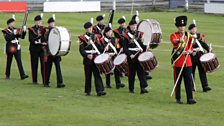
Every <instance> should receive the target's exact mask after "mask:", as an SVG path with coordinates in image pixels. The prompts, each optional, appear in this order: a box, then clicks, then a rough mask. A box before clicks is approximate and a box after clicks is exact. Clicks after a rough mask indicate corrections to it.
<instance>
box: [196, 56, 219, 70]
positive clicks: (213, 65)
mask: <svg viewBox="0 0 224 126" xmlns="http://www.w3.org/2000/svg"><path fill="white" fill-rule="evenodd" d="M202 56H203V55H202ZM200 62H201V64H202V67H203V68H204V71H205V72H207V73H212V72H214V71H216V70H217V69H218V68H219V67H220V64H219V61H218V59H217V57H216V56H215V57H214V58H213V59H210V60H208V61H201V60H200Z"/></svg>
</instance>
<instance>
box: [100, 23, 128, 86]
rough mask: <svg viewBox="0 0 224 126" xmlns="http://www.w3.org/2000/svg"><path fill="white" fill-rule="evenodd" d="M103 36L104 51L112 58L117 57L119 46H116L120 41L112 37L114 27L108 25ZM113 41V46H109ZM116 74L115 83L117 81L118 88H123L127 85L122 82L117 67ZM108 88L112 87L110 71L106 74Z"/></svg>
mask: <svg viewBox="0 0 224 126" xmlns="http://www.w3.org/2000/svg"><path fill="white" fill-rule="evenodd" d="M103 36H104V37H103V38H101V43H102V45H103V47H104V50H102V51H104V52H106V53H108V54H109V55H110V56H111V57H112V60H113V59H114V58H115V56H116V54H117V53H118V52H117V51H118V48H116V47H117V46H116V45H117V44H118V42H117V41H116V39H115V37H112V29H111V27H109V26H108V27H106V28H105V30H104V33H103ZM109 43H111V44H112V45H111V46H112V47H111V46H108V44H109ZM114 76H115V83H116V88H117V89H119V88H123V87H125V85H124V84H122V83H121V80H120V72H119V71H118V70H117V69H116V68H115V69H114ZM106 88H112V87H111V84H110V73H109V74H106Z"/></svg>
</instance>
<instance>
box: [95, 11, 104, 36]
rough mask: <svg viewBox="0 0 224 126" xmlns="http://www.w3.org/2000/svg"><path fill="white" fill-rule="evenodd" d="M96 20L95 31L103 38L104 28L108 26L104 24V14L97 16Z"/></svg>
mask: <svg viewBox="0 0 224 126" xmlns="http://www.w3.org/2000/svg"><path fill="white" fill-rule="evenodd" d="M96 21H97V24H96V25H94V26H93V33H95V34H97V35H99V36H100V38H102V37H103V31H104V28H105V27H106V26H105V25H104V16H103V15H99V16H97V17H96Z"/></svg>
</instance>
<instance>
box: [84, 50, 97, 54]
mask: <svg viewBox="0 0 224 126" xmlns="http://www.w3.org/2000/svg"><path fill="white" fill-rule="evenodd" d="M85 51H86V53H90V54H95V53H97V51H96V50H85Z"/></svg>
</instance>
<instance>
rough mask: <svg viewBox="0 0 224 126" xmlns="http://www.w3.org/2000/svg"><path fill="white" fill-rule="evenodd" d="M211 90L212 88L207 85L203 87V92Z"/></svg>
mask: <svg viewBox="0 0 224 126" xmlns="http://www.w3.org/2000/svg"><path fill="white" fill-rule="evenodd" d="M211 90H212V89H211V88H210V87H209V86H207V87H204V88H203V92H208V91H211Z"/></svg>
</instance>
